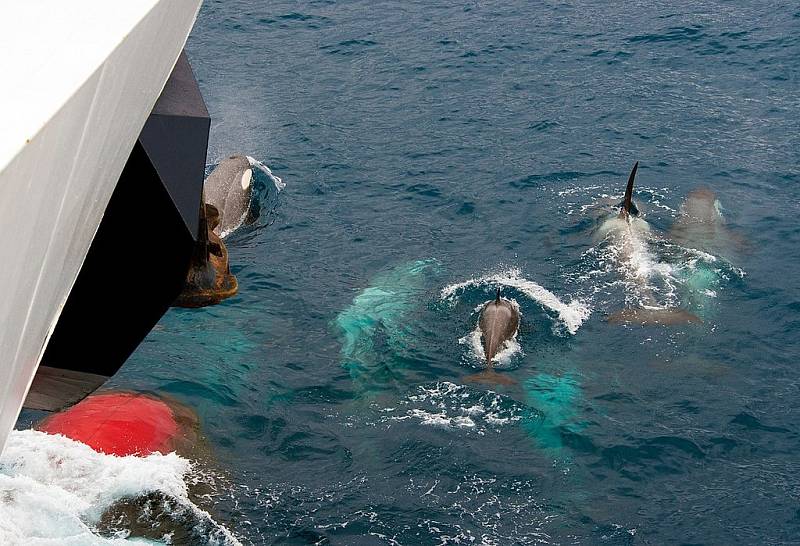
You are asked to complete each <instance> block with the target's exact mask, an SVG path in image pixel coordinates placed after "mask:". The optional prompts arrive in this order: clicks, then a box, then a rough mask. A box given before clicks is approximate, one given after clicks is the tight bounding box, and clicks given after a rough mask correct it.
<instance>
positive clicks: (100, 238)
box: [25, 53, 210, 411]
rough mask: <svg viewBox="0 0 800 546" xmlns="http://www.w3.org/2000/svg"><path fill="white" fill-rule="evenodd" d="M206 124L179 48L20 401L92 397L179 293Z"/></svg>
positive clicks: (59, 403)
mask: <svg viewBox="0 0 800 546" xmlns="http://www.w3.org/2000/svg"><path fill="white" fill-rule="evenodd" d="M209 128H210V119H209V117H208V111H207V110H206V107H205V103H204V102H203V99H202V96H201V95H200V90H199V88H198V86H197V82H196V81H195V78H194V75H193V74H192V71H191V67H190V66H189V63H188V61H187V59H186V56H185V54H183V53H182V54H181V56H180V58H179V59H178V62H177V64H176V66H175V69H174V70H173V73H172V75H171V76H170V79H169V81H168V82H167V85H166V86H165V88H164V91H163V92H162V94H161V96H160V97H159V99H158V102H157V103H156V105H155V107H154V108H153V112H152V113H151V115H150V117H149V118H148V120H147V122H146V124H145V127H144V129H143V130H142V133H141V135H140V136H139V139H138V141H137V142H136V144H135V146H134V148H133V151H132V152H131V155H130V157H129V158H128V162H127V164H126V165H125V169H124V170H123V172H122V175H121V176H120V179H119V181H118V183H117V186H116V189H115V190H114V193H113V195H112V197H111V200H110V202H109V204H108V207H107V209H106V211H105V215H104V216H103V220H102V222H101V223H100V226H99V228H98V231H97V234H96V235H95V238H94V240H93V242H92V246H91V248H90V250H89V253H88V255H87V257H86V260H85V261H84V264H83V266H82V268H81V271H80V274H79V275H78V278H77V281H76V282H75V286H74V287H73V289H72V291H71V292H70V295H69V299H68V300H67V303H66V306H65V307H64V310H63V312H62V314H61V317H60V318H59V321H58V324H57V326H56V329H55V331H54V333H53V335H52V337H51V339H50V341H49V343H48V345H47V349H46V351H45V353H44V356H43V358H42V361H41V363H40V371H39V372H37V377H36V378H35V379H34V381H33V385H32V387H31V391H30V393H29V395H28V399H27V400H26V402H25V406H26V407H29V408H33V409H44V410H49V411H54V410H58V409H61V408H63V407H65V406H68V405H71V404H74V403H75V402H77V401H79V400H80V399H81V398H83V397H84V396H86V395H87V394H89V393H90V392H91V391H92V390H94V389H95V388H97V386H99V384H101V383H102V379H103V378H108V377H110V376H111V375H113V374H114V373H116V371H117V370H118V369H119V368H120V367H121V366H122V364H123V363H124V362H125V360H127V358H128V357H129V356H130V355H131V353H133V351H134V350H135V349H136V347H137V346H138V345H139V343H141V342H142V340H143V339H144V338H145V336H147V334H148V332H150V330H151V329H152V327H153V326H154V325H155V324H156V323H157V322H158V320H159V319H160V318H161V316H162V315H163V314H164V312H165V311H166V310H167V309H168V308H169V306H170V304H171V303H172V302H173V301H174V300H175V298H176V297H177V296H178V295H179V294H180V293H181V290H182V288H183V285H184V282H185V279H186V273H187V270H188V267H189V263H190V260H191V257H192V252H193V250H194V247H195V241H196V240H197V237H198V230H199V213H200V203H201V199H202V188H203V177H204V174H205V162H206V149H207V146H208V132H209ZM55 370H68V371H70V372H75V373H72V374H69V377H70V381H69V382H64V383H59V382H58V381H57V380H54V379H53V378H54V377H56V378H58V377H61V376H64V375H67V374H58V373H54V371H55ZM81 374H86V375H85V377H86V381H83V382H81V381H80V378H81V377H82V376H81ZM40 376H42V377H40ZM98 376H99V379H98ZM76 378H77V379H76ZM42 389H46V392H43V391H42Z"/></svg>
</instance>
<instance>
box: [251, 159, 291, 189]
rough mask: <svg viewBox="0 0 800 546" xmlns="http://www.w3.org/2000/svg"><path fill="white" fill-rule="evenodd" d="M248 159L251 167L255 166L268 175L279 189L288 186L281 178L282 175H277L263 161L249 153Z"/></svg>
mask: <svg viewBox="0 0 800 546" xmlns="http://www.w3.org/2000/svg"><path fill="white" fill-rule="evenodd" d="M247 160H248V161H249V162H250V166H251V167H255V168H256V169H258V170H260V171H261V172H263V173H264V174H265V175H267V178H269V179H270V180H271V181H272V183H273V184H274V185H275V189H276V190H277V191H279V192H280V191H282V190H283V189H284V188H285V187H286V182H284V181H283V180H282V179H281V177H279V176H277V175H276V174H273V172H272V170H271V169H270V168H269V167H267V166H266V165H264V164H263V163H262V162H260V161H259V160H258V159H255V158H253V157H250V156H249V155H248V156H247Z"/></svg>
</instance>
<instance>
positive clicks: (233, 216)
mask: <svg viewBox="0 0 800 546" xmlns="http://www.w3.org/2000/svg"><path fill="white" fill-rule="evenodd" d="M203 194H204V197H203V198H204V199H205V202H206V203H208V204H210V205H214V206H215V207H216V208H217V210H218V211H219V224H218V225H217V226H216V227H215V228H214V233H216V234H217V235H218V236H219V237H222V238H224V237H225V236H226V235H228V234H229V233H231V232H233V231H234V230H236V229H237V228H239V227H241V226H243V225H246V224H250V223H252V222H253V221H254V220H255V215H254V214H253V210H252V209H253V166H252V164H251V163H250V159H249V158H248V157H247V156H244V155H232V156H230V157H228V158H227V159H223V160H222V161H220V163H219V165H217V166H216V168H214V170H213V171H212V172H211V174H210V175H209V176H208V178H206V180H205V182H204V183H203Z"/></svg>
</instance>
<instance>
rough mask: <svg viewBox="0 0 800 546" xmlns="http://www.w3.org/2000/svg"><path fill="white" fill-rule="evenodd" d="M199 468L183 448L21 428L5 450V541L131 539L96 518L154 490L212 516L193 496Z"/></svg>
mask: <svg viewBox="0 0 800 546" xmlns="http://www.w3.org/2000/svg"><path fill="white" fill-rule="evenodd" d="M191 470H192V463H191V462H189V461H188V460H186V459H184V458H182V457H179V456H178V455H176V454H175V453H170V454H167V455H161V454H152V455H149V456H147V457H133V456H131V457H117V456H114V455H104V454H101V453H98V452H96V451H94V450H92V449H91V448H90V447H88V446H87V445H85V444H82V443H80V442H75V441H73V440H70V439H69V438H66V437H64V436H60V435H50V434H45V433H43V432H38V431H34V430H24V431H18V430H15V431H13V432H12V433H11V435H10V436H9V438H8V443H7V444H6V448H5V451H4V452H3V455H2V457H0V544H3V545H9V546H12V545H31V544H33V545H35V544H59V545H62V544H65V545H66V544H74V545H95V544H123V543H125V544H129V543H130V542H129V541H127V540H125V538H126V537H124V536H119V537H111V538H106V537H102V536H100V535H98V534H97V533H96V530H95V525H96V524H97V523H98V522H99V520H100V517H101V516H102V514H103V512H104V511H105V510H106V509H108V508H109V507H110V506H111V505H112V504H113V503H114V502H116V501H119V500H120V499H123V498H126V497H137V496H139V495H145V494H147V493H152V492H161V493H163V494H164V495H167V496H169V497H171V498H173V499H175V501H176V502H177V503H178V504H179V505H181V507H182V508H188V509H190V510H191V512H192V513H194V514H195V515H197V516H198V517H199V518H200V519H201V520H204V521H205V520H211V516H210V515H209V514H208V513H207V512H205V511H203V510H201V509H200V508H198V507H197V506H195V505H194V504H193V503H192V502H191V500H189V496H188V490H187V486H186V482H185V477H186V476H187V474H189V472H190V471H191ZM215 528H216V530H218V531H219V534H220V537H219V540H217V541H216V542H218V543H222V544H239V541H238V540H237V539H236V538H235V537H234V536H233V535H232V534H231V533H230V532H229V531H227V529H225V528H224V527H221V526H219V525H216V524H215ZM165 538H166V539H167V540H168V538H169V537H165Z"/></svg>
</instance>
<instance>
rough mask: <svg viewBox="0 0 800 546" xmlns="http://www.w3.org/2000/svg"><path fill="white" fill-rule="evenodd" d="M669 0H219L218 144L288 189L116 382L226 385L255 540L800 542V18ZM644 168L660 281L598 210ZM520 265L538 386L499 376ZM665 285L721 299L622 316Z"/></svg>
mask: <svg viewBox="0 0 800 546" xmlns="http://www.w3.org/2000/svg"><path fill="white" fill-rule="evenodd" d="M667 4H669V5H665V4H662V3H658V2H634V3H630V2H628V3H617V4H613V5H612V4H608V3H602V2H580V1H579V2H572V3H568V4H553V3H542V2H521V1H511V2H493V1H471V2H456V3H451V2H417V1H408V2H385V1H369V2H367V1H361V2H359V1H344V2H341V1H298V2H285V1H275V2H269V3H262V2H254V1H245V0H239V1H233V0H226V1H224V2H222V1H207V2H206V4H205V6H204V7H203V9H202V11H201V13H200V17H199V20H198V22H197V25H196V27H195V29H194V31H193V33H192V35H191V37H190V39H189V43H188V47H187V49H188V53H189V56H190V58H191V60H192V63H193V65H194V68H195V71H196V74H197V77H198V79H199V82H200V86H201V88H202V90H203V93H204V95H205V98H206V101H207V103H208V107H209V110H210V112H211V115H212V118H213V124H212V132H211V146H210V151H209V162H210V163H214V162H216V161H218V160H219V159H221V158H223V157H225V156H226V155H227V154H229V153H233V152H241V153H246V154H249V155H251V156H254V157H256V158H258V159H260V160H262V161H264V162H265V163H266V164H268V165H269V166H270V167H271V168H272V169H273V171H274V172H275V173H276V174H277V175H279V176H281V177H282V178H283V180H284V181H285V182H286V183H287V187H286V189H285V191H284V192H283V193H282V194H281V196H280V202H279V204H278V207H277V209H276V210H275V212H274V215H273V217H272V223H271V224H270V223H268V222H267V223H264V224H263V225H262V226H261V227H259V228H257V229H254V230H249V231H245V232H244V233H240V234H238V235H235V236H233V237H232V238H231V239H229V241H228V246H229V250H230V255H231V260H232V263H233V264H234V265H233V270H234V273H235V274H236V275H237V277H238V279H239V283H240V293H239V295H238V296H236V297H235V298H233V299H231V300H229V301H227V302H225V303H224V304H222V305H220V306H218V307H213V308H208V309H205V310H172V311H170V312H169V313H168V314H167V316H165V317H164V319H163V320H162V321H161V323H160V324H159V326H158V327H157V328H156V329H155V330H154V331H153V332H152V333H151V335H150V336H149V337H148V338H147V340H146V341H145V342H144V344H143V345H142V346H141V347H140V348H139V350H138V351H137V353H136V354H135V355H134V356H133V357H132V358H131V360H130V361H129V362H128V363H127V364H126V366H125V367H124V369H123V371H122V372H121V373H120V374H119V375H118V376H117V378H116V379H115V380H114V384H115V386H117V387H122V388H132V389H143V390H155V391H158V392H162V393H168V394H170V395H173V396H175V397H178V398H179V399H181V400H182V401H184V402H186V403H187V404H189V405H190V406H192V407H194V408H195V409H197V411H198V413H199V415H200V418H201V421H202V424H203V428H204V431H205V433H206V435H207V436H208V439H209V441H210V444H211V446H212V448H213V451H214V463H213V464H214V465H215V466H216V467H218V468H221V469H222V471H223V472H224V473H225V474H226V475H227V476H228V480H229V483H230V485H229V487H227V488H226V489H225V490H220V491H218V493H217V497H216V498H215V503H216V506H215V509H214V512H215V513H214V515H215V518H216V519H217V520H218V521H220V522H222V523H224V524H225V525H226V526H227V527H228V528H229V529H231V530H232V531H233V532H234V533H236V534H237V536H239V537H240V538H241V540H242V541H243V542H245V543H255V544H262V543H268V544H530V543H538V542H541V543H552V544H777V543H796V542H797V541H798V536H800V458H798V456H797V451H798V448H800V427H799V426H798V422H800V401H798V395H800V392H798V385H800V371H799V370H798V368H797V366H798V357H800V343H799V342H798V332H800V319H799V318H798V317H800V287H798V280H797V265H798V263H800V246H799V244H800V228H798V222H797V219H798V213H800V205H798V203H799V202H800V189H799V186H798V184H799V183H800V168H799V167H798V163H799V162H800V137H799V135H800V113H799V112H800V110H799V108H800V92H799V91H800V87H799V86H798V83H799V79H798V74H799V71H800V11H798V9H797V7H796V6H795V7H794V8H790V7H788V6H787V5H786V4H782V3H775V2H750V1H742V2H726V1H717V2H714V1H711V2H709V1H704V2H699V3H698V2H671V3H667ZM636 160H638V161H640V162H641V165H640V169H639V175H638V186H637V193H636V199H637V201H638V203H639V206H640V208H641V209H642V211H643V216H644V218H645V219H646V220H647V222H649V224H650V226H651V232H652V234H653V237H652V238H647V239H645V241H644V247H643V248H642V249H640V251H641V252H642V254H639V255H637V256H638V258H637V259H642V260H644V262H642V263H639V264H638V265H639V266H641V268H640V269H641V270H640V271H638V273H640V274H641V275H640V277H643V278H644V279H645V281H644V284H641V283H640V284H637V282H636V279H637V278H638V277H636V274H634V275H633V276H631V275H630V271H629V270H627V274H628V276H627V277H626V269H625V267H624V264H622V265H620V264H621V263H622V261H624V259H625V258H624V256H620V255H619V253H617V254H615V253H614V252H613V249H610V248H609V246H608V242H607V241H606V242H603V241H598V239H597V237H596V235H595V234H594V231H595V228H596V227H597V226H598V224H599V222H601V220H602V217H603V215H604V214H608V212H609V210H611V211H613V207H612V205H613V203H615V202H617V201H619V200H620V199H621V197H622V193H623V190H624V187H623V186H624V182H625V180H626V177H627V174H628V171H629V169H630V167H631V165H632V164H633V162H634V161H636ZM698 187H707V188H710V189H711V190H713V192H714V194H715V196H716V199H717V201H718V204H719V205H720V207H721V209H720V210H722V212H723V215H724V219H725V226H724V229H725V230H726V234H727V239H726V241H727V244H724V245H722V244H721V245H716V246H714V245H709V248H704V249H695V250H704V251H705V252H706V253H707V254H700V253H697V252H694V250H693V249H694V247H692V246H691V245H678V244H677V243H674V242H671V240H670V235H669V233H670V229H671V227H672V226H673V225H674V224H675V223H676V222H677V220H678V218H679V217H680V207H681V204H682V202H683V201H684V198H685V196H686V195H687V194H688V193H689V192H690V191H692V190H694V189H696V188H698ZM612 213H613V212H612ZM676 245H677V246H676ZM615 259H617V260H618V261H615ZM648 260H649V261H648ZM637 267H638V266H637ZM484 277H488V279H487V280H481V279H482V278H484ZM468 281H472V282H468ZM458 283H467V284H466V285H463V286H453V285H457V284H458ZM526 283H527V284H526ZM496 284H503V286H505V288H504V290H505V294H506V295H507V296H508V297H510V298H513V299H515V300H516V301H517V302H518V303H519V305H520V307H521V310H522V313H523V326H522V329H521V331H520V334H519V336H518V339H517V341H518V343H519V346H520V350H518V351H517V352H516V353H514V354H512V355H511V356H510V357H509V358H507V359H506V361H505V362H504V364H503V365H502V367H503V368H504V370H503V373H505V374H507V375H508V376H510V377H512V378H513V379H514V380H515V381H516V384H515V385H512V386H509V387H499V386H498V387H495V386H491V385H476V384H466V383H463V382H462V378H463V376H465V375H469V374H472V373H475V372H476V371H478V368H480V365H481V364H480V360H479V358H478V357H477V356H475V355H474V354H473V352H474V351H473V349H472V348H471V346H470V343H469V340H468V339H462V338H465V336H467V338H468V336H469V334H470V332H472V331H473V330H474V328H475V324H476V322H477V314H476V312H475V309H476V307H477V306H479V305H480V304H481V303H482V302H484V301H486V300H487V299H489V298H490V297H491V294H492V292H493V290H494V286H495V285H496ZM447 287H451V292H452V294H451V295H450V296H449V297H447V294H445V297H443V295H442V290H444V289H446V288H447ZM536 287H540V288H541V289H543V290H546V291H548V292H549V293H551V295H552V296H553V297H554V298H556V303H555V304H554V305H553V306H548V305H547V303H546V301H550V300H548V299H547V295H546V294H544V293H543V292H541V291H538V292H537V290H538V288H536ZM526 290H527V291H526ZM531 294H533V295H531ZM543 294H544V295H543ZM558 302H560V304H563V306H569V305H570V304H572V305H573V307H570V308H567V307H561V308H559V307H558V305H559V303H558ZM648 302H650V303H656V304H658V305H662V306H667V307H676V308H683V309H688V310H690V311H691V312H692V313H693V314H695V315H697V316H699V317H701V318H702V320H703V322H702V324H680V325H676V326H671V327H654V326H640V325H627V326H626V325H619V324H610V323H608V322H607V321H606V317H607V316H608V315H609V314H611V313H614V312H615V311H619V310H621V309H625V308H631V307H636V306H640V305H643V304H647V303H648ZM551 303H552V302H551ZM558 309H561V310H562V311H563V313H562V312H559V310H558ZM571 312H574V313H573V314H570V313H571ZM587 312H590V313H591V314H590V315H589V316H588V318H585V320H583V319H581V318H580V314H581V313H584V314H585V313H587ZM575 313H577V315H576V314H575ZM565 317H566V318H565ZM569 317H573V319H574V322H575V324H574V325H573V326H574V328H573V330H574V333H570V331H569V327H568V325H567V322H568V320H567V319H569ZM576 317H577V318H576ZM459 340H462V342H459Z"/></svg>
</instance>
